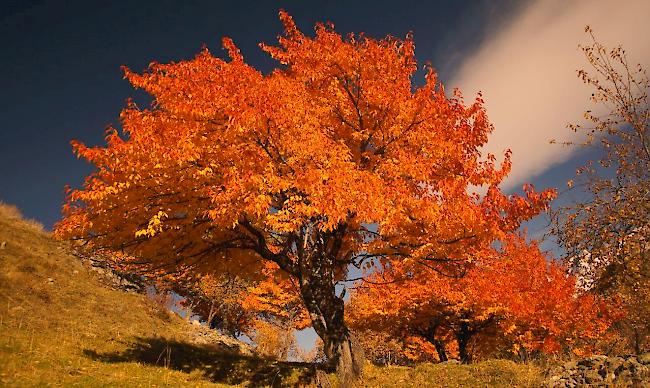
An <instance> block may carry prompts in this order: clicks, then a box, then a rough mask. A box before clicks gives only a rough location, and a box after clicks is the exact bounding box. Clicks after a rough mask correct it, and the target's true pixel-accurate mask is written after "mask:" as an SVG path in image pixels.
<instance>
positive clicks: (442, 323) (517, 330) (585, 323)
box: [348, 235, 616, 362]
mask: <svg viewBox="0 0 650 388" xmlns="http://www.w3.org/2000/svg"><path fill="white" fill-rule="evenodd" d="M501 245H502V247H501V248H500V249H491V250H487V251H486V252H485V256H484V257H483V258H481V259H479V260H476V261H473V262H472V263H470V264H468V265H467V267H466V269H465V272H464V273H463V274H462V277H460V278H459V279H454V278H451V277H448V276H444V275H441V274H439V273H437V272H435V271H429V272H428V273H427V274H426V275H425V274H421V275H420V276H418V277H411V276H410V273H409V272H408V271H403V270H402V268H400V267H399V264H398V265H393V266H391V267H390V268H387V269H386V270H384V271H382V272H376V273H375V274H374V275H373V276H370V279H368V280H369V282H367V284H365V285H363V286H361V288H359V289H358V290H357V292H355V294H353V297H352V300H351V305H350V308H348V313H349V321H350V324H351V326H352V327H353V328H355V329H360V330H373V331H376V332H377V331H378V332H388V333H390V335H391V337H392V338H394V339H399V340H400V341H401V342H402V344H403V347H404V349H406V351H405V355H406V356H407V357H409V358H411V359H412V360H417V361H421V360H429V359H431V358H433V357H436V358H437V359H438V360H439V361H446V360H447V359H448V358H449V357H450V353H456V354H457V357H458V358H459V359H460V360H461V361H463V362H469V361H471V359H472V356H473V353H476V354H484V355H485V354H490V353H493V352H495V351H498V350H502V349H505V350H508V351H515V352H517V353H519V354H522V355H525V354H528V353H531V352H539V351H541V352H544V353H550V354H553V353H558V352H560V351H561V350H573V351H575V352H577V353H580V354H584V353H588V352H589V351H590V350H591V349H592V348H593V346H594V343H595V341H596V340H598V339H600V338H602V336H603V335H604V334H605V333H606V331H607V329H608V328H609V327H610V326H611V324H612V321H613V320H614V319H615V318H616V314H615V313H616V310H615V309H612V308H610V306H607V305H605V304H604V303H603V302H602V301H601V300H599V299H597V298H596V297H594V295H592V294H578V295H577V294H576V288H575V280H574V278H573V277H567V276H566V275H565V273H566V271H565V269H564V268H562V267H561V266H560V265H559V264H558V263H556V262H553V261H551V262H550V263H549V261H548V258H547V257H546V256H545V255H544V254H542V253H541V252H540V250H539V248H538V246H537V245H536V244H535V243H534V242H531V243H527V242H525V240H524V238H522V237H517V236H516V235H509V236H507V237H506V238H504V239H503V241H502V244H501ZM395 296H398V297H395ZM612 313H614V314H612Z"/></svg>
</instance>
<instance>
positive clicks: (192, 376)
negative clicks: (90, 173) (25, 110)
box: [0, 203, 540, 387]
mask: <svg viewBox="0 0 650 388" xmlns="http://www.w3.org/2000/svg"><path fill="white" fill-rule="evenodd" d="M208 333H209V331H207V330H204V329H201V328H197V327H195V326H192V325H189V324H187V323H186V322H185V321H184V320H182V319H181V318H179V317H178V316H176V315H175V314H170V313H168V312H167V311H166V310H165V309H164V308H162V307H161V306H158V305H156V304H155V303H153V302H151V301H150V300H148V299H147V298H146V297H145V296H143V295H140V294H136V293H129V292H125V291H121V290H117V289H112V288H111V287H110V286H108V285H107V284H106V281H105V279H104V278H103V277H102V276H101V275H100V274H98V273H96V272H94V271H92V270H90V269H89V268H87V267H86V266H84V265H83V264H82V263H81V261H80V260H79V259H77V258H76V257H74V256H73V255H72V254H71V253H70V250H69V248H68V245H67V244H65V243H62V242H57V241H54V240H53V239H52V238H51V237H50V236H49V235H48V234H47V233H45V232H44V231H43V230H42V228H41V227H40V226H39V225H38V224H36V223H34V222H30V221H26V220H23V219H22V218H21V217H20V213H19V212H18V211H17V210H16V209H15V208H13V207H11V206H7V205H3V204H2V203H0V386H12V387H15V386H35V385H39V386H40V385H53V386H83V387H87V386H116V387H117V386H119V387H122V386H129V387H138V386H142V387H145V386H146V387H150V386H191V387H197V386H198V387H203V386H206V387H207V386H215V387H223V386H233V385H239V386H254V387H261V386H278V387H280V386H281V387H284V386H303V385H305V384H306V382H307V381H309V376H310V371H309V368H307V367H306V366H305V365H304V364H300V363H288V362H276V361H272V360H267V359H263V358H259V357H256V356H254V355H251V354H250V351H248V352H242V351H240V349H239V348H238V346H237V342H236V341H234V340H226V339H224V338H223V337H219V336H216V335H214V334H208ZM243 353H244V354H243ZM247 354H248V355H247ZM539 382H540V372H539V369H538V368H536V367H534V366H530V365H522V364H516V363H513V362H510V361H499V360H494V361H487V362H482V363H476V364H472V365H456V364H436V365H434V364H423V365H419V366H416V367H381V368H380V367H373V366H370V365H368V367H367V368H366V372H365V375H364V377H363V378H362V381H360V384H359V385H360V386H361V387H442V386H444V387H474V386H498V387H506V386H520V387H524V386H537V385H538V384H539Z"/></svg>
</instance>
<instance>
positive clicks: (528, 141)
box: [447, 0, 650, 189]
mask: <svg viewBox="0 0 650 388" xmlns="http://www.w3.org/2000/svg"><path fill="white" fill-rule="evenodd" d="M649 16H650V1H647V0H638V1H606V0H592V1H586V0H585V1H566V0H548V1H539V2H533V3H531V4H530V5H528V6H527V7H525V8H523V9H522V11H521V12H519V13H518V14H516V15H514V16H513V19H512V20H511V21H510V22H509V23H508V24H507V25H505V26H504V27H502V28H500V29H499V30H498V31H494V32H493V33H492V34H491V35H490V36H488V37H486V39H485V43H484V44H483V45H482V46H481V47H480V49H479V50H478V51H477V52H476V53H475V54H473V55H471V56H469V57H468V58H467V59H466V60H465V61H464V62H463V64H462V66H461V67H460V69H459V71H458V72H457V73H456V75H455V77H454V79H453V80H452V82H450V83H448V85H447V86H452V87H456V86H458V87H460V90H461V91H462V92H463V94H464V95H465V96H466V99H468V100H469V98H470V97H472V96H473V95H475V94H476V92H478V91H479V90H481V91H482V92H483V97H484V99H485V101H486V108H487V111H488V115H489V117H490V119H491V121H492V122H493V123H494V126H495V132H494V133H493V134H492V136H491V138H490V141H489V142H488V145H487V146H486V151H487V152H491V153H494V154H496V155H497V156H499V155H502V154H503V151H504V150H505V149H507V148H510V149H512V151H513V156H512V157H513V170H512V173H511V175H510V177H509V178H508V180H507V181H506V182H505V184H504V186H505V188H506V189H508V188H514V187H517V186H519V185H521V184H522V183H523V182H526V181H530V180H531V179H532V178H533V177H534V176H535V175H538V174H541V173H543V172H544V171H545V170H546V169H548V168H550V167H552V166H553V165H556V164H558V163H562V162H563V161H565V160H567V159H568V158H569V157H570V156H571V155H570V149H569V148H566V147H562V146H560V145H551V144H549V140H550V139H557V140H558V141H564V140H569V139H572V138H573V137H574V136H575V134H574V133H573V132H572V131H570V130H569V129H567V128H566V125H567V124H568V123H570V122H573V123H575V122H577V121H578V120H579V119H580V118H581V117H582V113H583V111H584V110H585V109H587V108H588V107H589V101H588V97H589V95H590V94H591V91H590V89H589V88H588V87H586V86H585V85H583V84H582V82H581V81H580V80H579V79H578V78H577V76H576V70H577V69H579V68H586V66H587V63H586V60H585V58H584V56H583V54H582V52H581V51H580V50H579V48H578V44H579V43H588V36H587V35H586V34H585V32H584V27H585V25H590V26H591V27H592V29H593V30H594V31H595V34H596V37H597V39H598V40H599V41H600V42H601V43H604V44H605V45H607V46H610V47H611V46H615V45H618V44H622V45H623V46H624V48H625V50H626V52H627V53H628V58H629V60H630V62H633V63H639V62H640V63H642V64H644V65H645V66H646V68H647V67H648V66H647V65H648V64H649V63H650V39H649V38H648V36H649V34H648V29H647V22H648V17H649Z"/></svg>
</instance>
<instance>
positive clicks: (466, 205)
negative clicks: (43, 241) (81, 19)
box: [56, 12, 553, 384]
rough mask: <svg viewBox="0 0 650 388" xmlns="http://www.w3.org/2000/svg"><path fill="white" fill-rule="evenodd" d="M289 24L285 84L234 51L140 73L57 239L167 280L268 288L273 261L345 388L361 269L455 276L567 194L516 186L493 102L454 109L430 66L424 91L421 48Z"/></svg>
mask: <svg viewBox="0 0 650 388" xmlns="http://www.w3.org/2000/svg"><path fill="white" fill-rule="evenodd" d="M280 18H281V20H282V22H283V23H284V27H285V34H284V36H282V37H280V38H279V43H280V44H279V47H274V46H269V45H265V44H263V45H261V47H262V49H263V50H265V51H266V52H268V53H269V54H270V55H271V57H273V58H274V59H275V60H277V61H278V62H279V66H278V68H277V69H275V70H274V71H273V72H271V73H269V74H266V75H265V74H262V73H261V72H259V71H258V70H256V69H254V68H253V67H251V66H249V65H248V64H246V63H245V62H244V59H243V57H242V55H241V54H240V52H239V50H238V49H237V47H235V45H234V44H233V42H232V41H231V40H229V39H224V47H225V48H226V49H227V51H228V54H229V56H230V61H224V60H221V59H219V58H216V57H214V56H212V55H211V54H210V53H209V51H208V50H207V49H206V50H204V51H202V52H201V53H200V54H199V55H197V56H196V58H195V59H193V60H189V61H183V62H179V63H171V64H158V63H153V64H152V65H151V66H150V68H149V70H148V71H147V72H145V73H144V74H136V73H133V72H131V71H130V70H128V69H127V70H126V71H125V74H126V78H127V79H128V80H129V81H130V82H131V83H132V84H133V85H134V86H135V87H138V88H142V89H144V90H145V91H147V92H148V93H149V94H151V95H152V96H153V98H154V102H153V105H152V107H151V108H150V109H140V108H138V107H137V106H136V105H135V103H133V102H130V103H129V104H128V106H127V107H126V109H124V111H123V112H122V115H121V122H122V131H121V132H120V131H118V130H116V129H111V130H109V132H108V135H107V143H108V145H107V146H106V147H95V148H90V147H86V146H84V145H82V144H80V143H77V142H75V143H74V149H75V151H76V153H77V154H78V155H79V156H80V157H82V158H84V159H86V160H88V161H90V162H91V163H93V164H94V165H95V166H96V167H97V170H96V172H95V173H93V174H92V175H91V176H90V177H88V179H87V180H86V182H85V184H84V187H83V188H82V189H77V190H72V191H70V192H69V193H68V197H67V200H66V204H65V205H64V209H63V210H64V215H65V217H64V219H63V220H62V221H61V222H60V223H59V224H58V225H57V228H56V233H57V235H58V236H62V237H67V238H75V237H76V238H83V239H86V240H89V241H90V244H91V246H92V247H94V248H106V249H110V250H114V251H125V252H128V253H129V254H131V255H133V256H134V257H137V258H138V263H140V264H141V265H147V266H148V267H149V268H150V269H151V270H152V271H157V270H161V269H165V270H169V271H173V269H174V268H176V267H178V266H179V265H181V264H183V265H186V266H188V267H191V268H194V269H195V270H196V271H197V272H200V273H208V272H210V271H228V272H229V273H234V274H237V275H239V276H241V277H243V278H257V279H259V278H260V277H263V276H264V274H265V273H264V271H262V268H263V267H264V266H265V265H266V263H273V264H274V265H276V266H277V268H278V269H279V271H281V272H282V273H283V274H284V275H283V276H284V277H285V278H286V279H288V281H290V282H291V283H292V284H293V285H294V286H295V287H296V290H298V292H299V295H300V299H301V301H302V303H303V305H304V308H305V310H306V311H307V312H308V314H309V317H310V324H311V325H312V326H313V328H314V329H315V330H316V332H317V333H318V335H319V336H320V338H321V339H322V341H323V350H324V353H325V355H326V357H327V360H328V364H327V366H328V367H329V368H331V369H334V368H338V370H339V375H340V376H339V377H340V381H342V384H346V383H349V381H350V380H351V379H353V378H354V376H355V375H358V373H360V371H361V367H362V365H363V356H362V354H361V353H360V352H359V349H357V347H355V346H354V344H355V343H356V341H354V339H353V338H352V336H351V333H350V332H349V330H348V328H347V325H346V323H345V320H344V301H343V296H344V295H343V292H342V289H341V288H340V286H341V285H343V284H345V281H346V280H347V273H348V269H349V268H350V266H358V267H361V266H373V265H375V264H376V263H379V262H389V261H396V262H399V261H407V262H408V263H410V264H409V265H412V266H413V267H414V270H416V269H417V268H415V267H417V266H429V267H440V268H443V267H447V266H454V265H456V264H457V263H459V262H462V261H465V260H469V259H471V258H472V257H474V256H475V255H476V253H477V252H480V251H481V250H482V249H484V248H485V247H486V246H489V245H490V244H491V243H492V242H493V241H494V240H495V238H497V237H499V236H500V235H502V234H503V233H505V232H508V231H511V230H514V229H516V228H517V227H518V226H519V225H520V223H521V222H522V221H524V220H527V219H529V218H531V217H532V216H534V215H535V214H537V213H538V212H539V211H540V209H542V208H544V207H545V206H546V204H547V202H548V201H549V200H550V199H551V197H552V196H553V193H552V192H542V193H537V192H535V191H534V190H532V189H530V190H527V192H526V195H525V196H524V197H520V196H506V195H504V194H503V193H502V192H501V191H500V189H499V188H498V186H499V184H500V182H501V181H502V180H503V178H504V177H505V176H506V175H507V173H508V171H509V169H510V161H509V158H508V157H506V160H505V162H504V163H503V165H502V166H501V168H499V166H496V165H495V157H494V156H492V155H489V156H488V157H487V158H484V157H482V155H481V152H480V148H481V147H482V146H483V145H484V144H485V142H486V141H487V138H488V135H489V133H490V132H491V131H492V126H491V125H490V123H489V122H488V120H487V116H486V113H485V111H484V108H483V103H482V101H481V99H480V98H478V99H477V100H476V101H475V102H474V103H472V104H469V105H465V104H464V102H463V101H462V98H461V97H460V94H459V93H456V94H455V95H454V96H453V97H452V98H449V97H448V96H447V95H446V94H445V91H444V89H443V87H442V85H441V84H440V83H439V82H438V81H437V80H436V75H435V73H434V71H433V69H432V68H431V67H430V66H427V67H426V69H427V72H426V73H427V74H426V82H425V84H424V85H423V86H419V87H416V86H415V85H414V84H413V83H412V79H413V77H414V75H415V72H416V70H417V63H416V61H415V56H414V49H415V46H414V43H413V39H412V38H411V36H407V38H406V39H405V40H398V39H395V38H392V37H388V38H385V39H381V40H375V39H371V38H368V37H366V36H364V35H360V36H357V35H349V36H348V37H347V38H343V37H341V36H340V35H339V34H337V33H336V32H335V31H334V30H333V26H332V25H329V24H328V25H323V24H318V25H317V26H316V33H315V37H309V36H306V35H304V34H303V33H302V32H301V31H300V30H299V29H298V28H297V27H296V25H295V23H294V21H293V19H292V18H291V17H290V16H289V15H287V14H286V13H285V12H281V13H280ZM506 156H509V153H506ZM472 185H479V186H481V185H483V186H487V187H488V190H487V194H486V195H485V196H483V197H480V196H479V195H477V194H471V193H470V191H469V190H468V188H470V187H471V186H472ZM274 273H276V274H277V273H278V272H274Z"/></svg>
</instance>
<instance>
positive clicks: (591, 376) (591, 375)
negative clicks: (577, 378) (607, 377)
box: [583, 370, 603, 384]
mask: <svg viewBox="0 0 650 388" xmlns="http://www.w3.org/2000/svg"><path fill="white" fill-rule="evenodd" d="M583 377H584V379H585V383H587V384H596V383H599V382H601V381H603V376H601V375H600V374H599V373H598V372H596V371H595V370H589V371H587V372H585V373H584V375H583Z"/></svg>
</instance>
